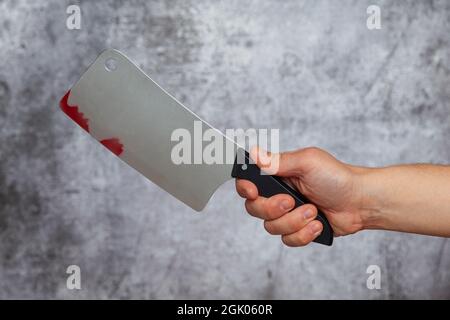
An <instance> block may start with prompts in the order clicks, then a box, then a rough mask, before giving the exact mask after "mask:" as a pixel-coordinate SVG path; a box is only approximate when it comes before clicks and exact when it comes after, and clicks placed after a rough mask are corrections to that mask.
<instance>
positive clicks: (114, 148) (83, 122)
mask: <svg viewBox="0 0 450 320" xmlns="http://www.w3.org/2000/svg"><path fill="white" fill-rule="evenodd" d="M69 97H70V90H69V91H68V92H67V93H66V95H65V96H64V97H63V98H62V99H61V102H60V104H59V105H60V107H61V110H62V111H63V112H64V113H65V114H66V115H67V116H69V118H70V119H72V120H73V121H75V122H76V123H77V124H78V125H79V126H80V127H81V128H83V129H84V130H86V131H87V132H89V119H87V118H85V117H84V114H83V113H82V112H81V111H80V110H79V107H78V106H71V105H69ZM100 143H101V144H102V145H104V146H105V147H106V148H108V149H109V150H110V151H111V152H112V153H114V154H115V155H116V156H120V155H121V154H122V153H123V150H124V147H123V144H122V143H121V142H120V140H119V138H109V139H103V140H101V141H100Z"/></svg>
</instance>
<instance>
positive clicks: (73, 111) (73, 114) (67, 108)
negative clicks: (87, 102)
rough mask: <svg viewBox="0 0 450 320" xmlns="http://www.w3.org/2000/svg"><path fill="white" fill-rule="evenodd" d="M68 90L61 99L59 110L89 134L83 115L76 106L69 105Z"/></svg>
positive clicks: (87, 123)
mask: <svg viewBox="0 0 450 320" xmlns="http://www.w3.org/2000/svg"><path fill="white" fill-rule="evenodd" d="M69 96H70V90H69V91H67V93H66V95H65V96H64V97H63V98H62V99H61V102H60V104H59V106H60V107H61V110H62V111H63V112H64V113H65V114H67V115H68V116H69V118H70V119H72V120H73V121H75V122H76V123H77V124H78V125H79V126H80V127H82V128H83V129H84V130H86V131H87V132H89V120H88V119H86V118H85V117H84V114H83V113H82V112H80V111H79V109H78V106H71V105H69Z"/></svg>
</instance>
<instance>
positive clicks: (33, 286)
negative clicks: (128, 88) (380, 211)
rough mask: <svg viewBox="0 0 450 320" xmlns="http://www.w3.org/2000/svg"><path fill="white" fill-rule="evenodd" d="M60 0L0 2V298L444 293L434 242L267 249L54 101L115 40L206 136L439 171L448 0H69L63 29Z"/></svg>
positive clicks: (413, 238) (449, 122)
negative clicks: (76, 16)
mask: <svg viewBox="0 0 450 320" xmlns="http://www.w3.org/2000/svg"><path fill="white" fill-rule="evenodd" d="M70 3H71V2H69V1H56V0H53V1H25V0H19V1H17V0H14V1H13V0H0V52H1V54H0V57H1V59H0V298H3V299H5V298H67V299H70V298H75V299H76V298H250V299H252V298H269V299H272V298H283V299H309V298H367V299H378V298H381V299H386V298H450V244H449V242H448V240H446V239H440V238H433V237H426V236H417V235H408V234H399V233H390V232H381V231H370V232H362V233H360V234H357V235H353V236H349V237H345V238H340V239H337V240H336V242H335V245H334V246H333V247H332V248H326V247H322V246H318V245H311V246H309V247H307V248H303V249H289V248H286V247H283V245H282V244H281V242H280V241H279V239H277V238H275V237H272V236H269V235H268V234H266V233H265V232H264V229H263V226H262V224H261V222H260V221H258V220H255V219H253V218H251V217H249V216H248V215H247V214H245V213H244V208H243V202H242V200H241V199H240V198H239V197H238V196H237V195H236V194H235V192H234V189H233V188H234V183H233V182H231V181H230V182H229V183H227V184H225V185H224V186H223V187H222V188H221V189H220V190H219V191H218V192H217V193H216V195H215V197H214V198H213V199H212V201H211V202H210V204H209V205H208V207H207V209H206V210H205V212H203V213H201V214H196V213H194V212H193V211H192V210H191V209H189V208H187V207H186V206H184V205H183V204H181V203H179V202H178V201H176V200H175V199H173V198H172V197H171V196H170V195H167V194H166V193H164V192H163V191H161V190H160V189H159V188H158V187H156V186H155V185H154V184H152V183H151V182H149V181H147V180H146V179H145V178H143V177H142V176H140V175H139V174H137V173H136V172H135V171H134V170H133V169H131V168H129V167H127V165H125V164H124V163H122V162H120V161H117V159H115V157H113V156H112V155H111V154H110V153H109V151H107V150H105V149H104V148H102V147H101V146H100V145H99V144H98V143H96V142H95V141H94V140H93V139H91V138H90V137H89V136H88V135H87V134H86V133H84V132H82V131H81V130H79V128H78V127H76V126H75V125H74V124H73V123H72V122H71V121H69V120H68V119H67V117H66V116H65V115H64V114H63V113H62V112H60V111H59V109H58V101H59V99H60V98H61V97H62V95H63V94H64V93H65V92H66V90H67V89H68V88H69V87H70V86H71V85H72V84H73V83H74V82H75V81H76V80H77V79H78V78H79V76H80V75H81V74H82V72H83V71H84V70H85V69H86V68H87V66H88V65H89V64H90V63H91V62H92V61H93V60H94V59H95V58H96V56H97V54H99V53H100V52H101V51H102V49H104V48H107V47H114V48H117V49H120V50H123V51H124V52H125V53H126V54H127V55H129V56H130V57H131V58H132V59H133V60H135V61H136V62H137V63H138V64H139V65H140V66H141V67H142V68H143V69H144V70H145V71H146V72H147V73H149V74H150V75H151V76H152V77H153V78H154V79H155V80H156V81H158V82H159V83H160V84H161V85H162V86H163V87H164V88H166V89H167V90H168V91H169V92H171V93H172V94H173V95H174V96H176V97H177V98H178V99H180V100H181V101H182V102H183V103H185V104H186V105H187V106H189V107H190V108H192V110H194V111H195V112H196V113H198V114H199V115H200V116H202V117H204V118H205V119H207V120H208V121H209V122H210V123H212V124H213V125H215V126H217V127H219V128H221V129H224V128H249V127H256V128H280V133H281V140H282V141H281V143H282V145H281V147H282V148H283V149H293V148H298V147H304V146H309V145H315V146H319V147H322V148H325V149H327V150H329V151H330V152H331V153H333V154H334V155H335V156H337V157H338V158H340V159H342V160H344V161H348V162H351V163H354V164H359V165H368V166H382V165H389V164H394V163H404V162H433V163H449V162H450V86H449V80H450V37H449V34H450V22H449V21H450V2H448V1H446V0H441V1H439V0H436V1H378V0H372V1H356V0H355V1H333V0H329V1H323V0H320V1H312V0H311V1H297V0H288V1H275V0H273V1H264V0H263V1H256V0H255V1H245V3H244V1H242V0H227V1H225V0H223V1H206V0H192V1H184V0H183V1H182V0H180V1H107V0H104V1H81V2H79V4H80V6H81V9H82V29H81V30H79V31H76V30H72V31H71V30H68V29H67V28H66V26H65V25H66V18H67V14H66V13H65V11H66V7H67V5H68V4H70ZM370 4H377V5H379V6H380V7H381V17H382V29H381V30H376V31H370V30H368V29H367V27H366V18H367V14H366V9H367V7H368V5H370ZM71 264H76V265H79V266H80V267H81V272H82V274H81V275H82V290H79V291H76V290H75V291H70V290H67V289H66V277H67V274H66V273H65V271H66V268H67V266H69V265H71ZM371 264H376V265H379V266H380V268H381V271H382V282H381V286H382V288H381V289H380V290H368V289H367V288H366V279H367V276H368V275H367V274H366V268H367V267H368V266H369V265H371Z"/></svg>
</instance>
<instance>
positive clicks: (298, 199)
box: [231, 149, 333, 246]
mask: <svg viewBox="0 0 450 320" xmlns="http://www.w3.org/2000/svg"><path fill="white" fill-rule="evenodd" d="M240 152H241V153H242V152H244V154H241V155H239V153H240ZM238 160H239V161H238ZM231 176H232V177H233V178H239V179H245V180H249V181H251V182H253V183H254V184H255V185H256V187H257V188H258V194H259V195H260V196H263V197H266V198H269V197H271V196H274V195H276V194H281V193H285V194H289V195H290V196H292V197H293V198H294V200H295V207H294V208H297V207H299V206H301V205H303V204H305V203H311V201H309V200H308V199H307V198H306V197H305V196H304V195H302V194H301V193H300V192H298V191H297V190H295V189H293V188H292V187H291V186H289V185H288V184H287V183H285V182H284V181H283V180H282V179H281V178H280V177H277V176H271V175H267V174H261V169H260V168H259V167H258V166H257V165H256V164H255V163H253V161H252V160H251V159H250V155H249V154H248V152H247V151H245V150H242V149H240V150H238V155H237V156H236V159H235V161H234V166H233V171H232V173H231ZM316 220H319V221H320V222H321V223H322V225H323V231H322V233H321V234H320V235H319V236H318V237H317V238H316V239H314V242H317V243H320V244H325V245H327V246H331V245H332V244H333V229H332V228H331V225H330V223H329V222H328V220H327V218H326V217H325V214H324V213H323V212H321V211H320V210H319V212H318V215H317V217H316Z"/></svg>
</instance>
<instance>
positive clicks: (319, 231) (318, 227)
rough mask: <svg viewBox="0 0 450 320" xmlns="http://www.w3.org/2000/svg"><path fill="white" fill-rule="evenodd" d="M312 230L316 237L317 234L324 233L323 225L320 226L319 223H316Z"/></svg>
mask: <svg viewBox="0 0 450 320" xmlns="http://www.w3.org/2000/svg"><path fill="white" fill-rule="evenodd" d="M311 230H312V232H313V233H314V235H316V234H318V233H321V232H322V230H321V225H320V224H318V223H314V224H313V225H312V226H311Z"/></svg>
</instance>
